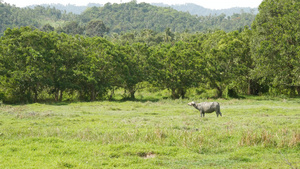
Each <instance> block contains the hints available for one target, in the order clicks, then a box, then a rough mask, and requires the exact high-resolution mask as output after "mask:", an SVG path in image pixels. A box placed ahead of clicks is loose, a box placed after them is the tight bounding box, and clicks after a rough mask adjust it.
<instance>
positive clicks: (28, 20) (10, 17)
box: [0, 2, 75, 36]
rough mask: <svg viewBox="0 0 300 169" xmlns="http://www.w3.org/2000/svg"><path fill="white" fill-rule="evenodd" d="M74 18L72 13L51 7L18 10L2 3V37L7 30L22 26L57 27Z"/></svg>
mask: <svg viewBox="0 0 300 169" xmlns="http://www.w3.org/2000/svg"><path fill="white" fill-rule="evenodd" d="M74 17H75V16H74V15H73V14H71V13H69V14H66V13H64V12H62V11H61V10H57V9H55V8H51V7H49V6H48V7H42V6H35V7H34V8H33V9H31V8H18V7H16V6H12V5H10V4H7V3H2V2H0V25H1V26H0V36H1V35H2V34H3V32H4V31H5V30H6V29H7V28H14V27H21V26H32V27H35V28H40V27H42V26H43V25H45V24H47V23H51V24H52V25H53V26H54V27H55V26H57V25H58V24H60V23H63V22H65V21H68V20H72V19H73V18H74Z"/></svg>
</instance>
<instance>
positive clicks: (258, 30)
mask: <svg viewBox="0 0 300 169" xmlns="http://www.w3.org/2000/svg"><path fill="white" fill-rule="evenodd" d="M299 7H300V6H299V2H298V1H295V0H289V2H287V1H283V0H276V3H275V1H271V0H265V1H263V3H262V4H261V6H260V13H259V15H258V16H257V17H256V20H255V22H254V23H253V26H252V27H253V29H249V28H248V27H245V28H244V29H242V30H239V31H232V32H228V33H227V32H225V31H222V30H215V31H208V32H206V33H200V32H198V33H190V32H188V31H184V32H180V31H176V32H174V31H173V30H172V28H166V29H164V30H163V31H162V32H160V33H157V32H156V31H154V30H151V29H143V30H141V31H132V32H127V33H121V34H117V33H114V34H112V35H111V36H106V35H105V34H106V33H107V32H108V31H109V28H108V27H107V26H106V25H105V24H104V22H105V21H106V20H100V18H99V17H100V16H99V13H101V12H99V11H101V10H104V11H105V10H107V11H108V12H109V11H113V10H116V11H126V9H127V8H128V9H130V10H128V11H132V12H134V11H135V12H138V11H145V10H150V11H151V10H152V9H151V8H152V6H150V5H147V4H144V3H141V4H136V2H134V1H133V2H130V3H127V4H122V5H117V4H113V5H111V4H106V5H105V6H104V7H103V8H97V7H93V8H90V9H89V10H87V11H86V12H85V13H84V14H83V15H82V16H81V20H82V22H85V23H87V25H85V26H84V25H82V24H81V23H82V22H80V23H78V22H76V21H75V22H69V24H68V25H66V26H65V27H61V28H60V29H59V30H56V31H55V30H54V29H53V27H51V25H46V26H44V27H43V29H42V31H41V30H39V29H34V28H32V27H21V28H14V29H10V28H9V29H7V30H6V31H5V33H4V35H3V36H2V37H1V39H0V43H1V46H0V97H1V98H0V99H1V100H4V101H5V102H23V103H24V102H37V101H40V100H46V99H51V98H52V99H54V100H55V101H61V100H64V99H78V100H91V101H93V100H99V99H106V98H112V97H113V94H114V91H115V89H118V88H120V89H124V90H125V92H124V98H131V99H134V98H135V93H136V91H137V90H139V89H140V88H142V87H144V86H145V84H147V85H148V87H149V86H151V87H152V88H154V87H155V88H157V89H168V90H169V91H170V96H171V97H172V98H174V99H176V98H180V97H181V98H184V97H186V93H187V92H188V91H189V90H190V89H197V91H198V93H202V92H205V90H214V91H215V97H238V95H241V94H254V95H257V94H264V93H269V94H276V95H278V94H284V95H290V96H295V95H300V76H299V75H300V69H299V67H300V53H299V51H300V48H299V46H300V45H299V39H300V38H299V32H300V30H299V29H300V26H299V25H300V23H299V21H300V20H299V19H300V18H299V11H298V9H299ZM160 10H167V11H169V12H168V13H169V17H170V18H169V19H171V17H174V16H176V13H175V12H172V9H170V8H161V9H160ZM156 12H157V14H159V12H160V11H159V10H158V11H156ZM120 14H121V13H120ZM129 14H130V13H128V15H129ZM96 16H97V17H96ZM118 16H120V15H112V16H111V17H110V18H111V20H108V19H107V21H111V23H113V22H114V21H115V20H117V17H118ZM136 16H139V14H138V13H137V14H136ZM186 16H187V15H186ZM92 17H95V18H98V20H93V19H90V18H92ZM102 19H103V18H102ZM127 19H128V20H127V21H126V20H124V21H126V22H131V21H132V20H138V19H143V16H141V17H135V18H130V17H128V18H127ZM144 19H145V18H144ZM149 19H150V18H149ZM156 19H157V22H158V23H159V22H163V20H160V19H159V18H156ZM185 19H186V18H185ZM167 21H168V20H165V21H164V22H167ZM145 25H147V24H145ZM136 26H137V25H136ZM185 26H187V27H189V26H188V25H185ZM134 28H135V26H134ZM128 29H129V28H128ZM159 29H162V27H161V28H159ZM80 34H85V35H88V36H84V35H80ZM102 36H103V37H104V38H103V37H102Z"/></svg>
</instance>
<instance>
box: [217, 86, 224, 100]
mask: <svg viewBox="0 0 300 169" xmlns="http://www.w3.org/2000/svg"><path fill="white" fill-rule="evenodd" d="M222 96H223V91H222V89H221V88H220V87H219V86H217V97H218V98H221V97H222Z"/></svg>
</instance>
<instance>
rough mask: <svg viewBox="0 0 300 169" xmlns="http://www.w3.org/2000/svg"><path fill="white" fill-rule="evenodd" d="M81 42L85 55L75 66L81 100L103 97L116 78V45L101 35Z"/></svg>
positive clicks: (82, 39) (81, 38) (81, 39)
mask: <svg viewBox="0 0 300 169" xmlns="http://www.w3.org/2000/svg"><path fill="white" fill-rule="evenodd" d="M78 39H80V44H81V46H82V48H83V55H84V56H85V57H84V58H83V59H82V60H81V61H80V63H79V64H78V66H77V67H76V68H75V73H74V74H75V76H76V79H74V81H75V83H76V84H77V85H78V87H79V88H78V89H77V90H78V91H79V94H80V99H81V100H89V101H95V100H97V99H102V98H103V97H104V96H105V94H106V93H107V90H108V89H109V88H111V86H112V85H113V83H112V81H113V79H114V78H116V76H115V75H116V70H114V69H115V68H118V67H117V65H114V63H115V60H116V59H115V58H116V57H117V55H116V54H115V52H114V46H113V44H111V43H110V42H109V41H107V40H105V39H104V38H101V37H93V38H89V37H88V38H83V37H78Z"/></svg>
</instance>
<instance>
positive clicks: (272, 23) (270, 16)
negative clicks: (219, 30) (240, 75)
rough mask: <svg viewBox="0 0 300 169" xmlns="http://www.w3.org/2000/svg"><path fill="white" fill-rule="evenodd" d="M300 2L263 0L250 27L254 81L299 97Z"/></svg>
mask: <svg viewBox="0 0 300 169" xmlns="http://www.w3.org/2000/svg"><path fill="white" fill-rule="evenodd" d="M299 9H300V1H298V0H264V1H263V2H262V3H261V5H260V6H259V14H258V15H257V16H256V18H255V21H254V22H253V24H252V28H253V32H254V36H253V40H252V45H251V46H252V52H253V60H254V62H255V68H254V70H253V72H252V74H253V76H254V77H257V78H261V83H268V82H270V85H272V86H273V87H276V88H289V89H290V92H291V94H292V95H293V94H295V89H297V91H298V95H300V76H299V74H300V69H299V67H300V52H299V51H300V34H299V32H300V13H299Z"/></svg>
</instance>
